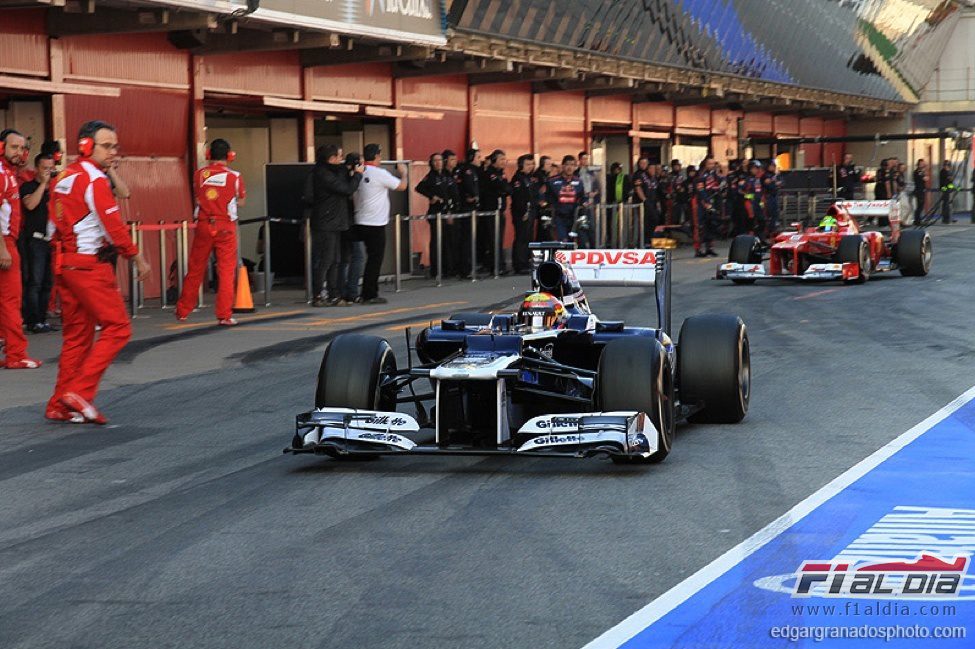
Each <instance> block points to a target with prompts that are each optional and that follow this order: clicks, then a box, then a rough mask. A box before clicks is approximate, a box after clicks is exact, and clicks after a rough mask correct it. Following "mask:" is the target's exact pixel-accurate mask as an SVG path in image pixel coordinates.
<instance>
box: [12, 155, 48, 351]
mask: <svg viewBox="0 0 975 649" xmlns="http://www.w3.org/2000/svg"><path fill="white" fill-rule="evenodd" d="M54 144H55V143H53V142H45V143H44V145H43V146H42V147H41V152H40V153H39V154H37V155H36V156H34V170H35V175H34V179H33V180H29V181H27V182H25V183H24V184H23V185H21V186H20V203H21V207H22V209H23V214H24V221H23V226H22V228H21V233H20V244H21V251H22V254H23V259H24V267H25V269H26V272H25V274H24V278H23V280H24V323H25V324H26V325H27V330H28V331H30V332H31V333H45V332H48V331H53V329H54V328H53V327H52V326H51V325H49V324H48V323H47V306H48V302H49V301H50V299H51V286H52V284H53V277H52V269H51V235H52V233H51V232H49V231H48V225H47V224H48V201H49V200H50V197H51V193H50V191H49V190H50V182H51V177H52V175H53V174H54V152H53V145H54Z"/></svg>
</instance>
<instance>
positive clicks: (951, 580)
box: [792, 553, 969, 598]
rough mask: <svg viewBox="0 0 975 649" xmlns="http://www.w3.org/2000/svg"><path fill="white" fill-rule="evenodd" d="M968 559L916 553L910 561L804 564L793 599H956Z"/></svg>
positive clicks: (801, 567)
mask: <svg viewBox="0 0 975 649" xmlns="http://www.w3.org/2000/svg"><path fill="white" fill-rule="evenodd" d="M968 562H969V557H967V556H959V557H954V558H953V559H951V560H950V561H949V560H945V559H942V558H940V557H937V556H934V555H931V554H923V553H922V554H920V555H918V557H917V558H916V559H914V560H913V561H889V562H883V563H877V562H864V563H859V564H851V563H848V562H843V561H829V562H825V561H818V562H817V561H804V562H803V564H802V566H800V567H799V570H797V571H796V575H795V587H794V588H793V591H792V596H793V597H813V596H816V597H844V598H845V597H873V598H877V597H880V598H886V597H918V596H922V597H957V596H958V592H959V589H960V588H961V583H962V579H963V578H964V577H965V574H966V573H967V571H968Z"/></svg>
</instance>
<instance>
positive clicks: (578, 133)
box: [535, 92, 586, 161]
mask: <svg viewBox="0 0 975 649" xmlns="http://www.w3.org/2000/svg"><path fill="white" fill-rule="evenodd" d="M537 107H538V112H537V113H536V115H535V142H536V143H537V147H538V152H539V153H540V154H543V155H550V156H552V158H553V159H554V160H556V161H560V160H561V159H562V156H566V155H572V156H574V155H578V153H579V151H582V150H583V149H585V148H586V118H585V110H586V95H585V93H582V92H546V93H542V94H540V95H538V101H537Z"/></svg>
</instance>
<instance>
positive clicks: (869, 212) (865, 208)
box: [834, 200, 900, 220]
mask: <svg viewBox="0 0 975 649" xmlns="http://www.w3.org/2000/svg"><path fill="white" fill-rule="evenodd" d="M834 205H836V207H837V208H838V209H843V210H846V212H847V214H849V215H850V216H854V217H857V218H864V217H867V218H869V217H873V216H886V217H888V218H890V219H892V220H900V202H899V201H896V200H889V201H836V203H834Z"/></svg>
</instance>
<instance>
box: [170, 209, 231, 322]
mask: <svg viewBox="0 0 975 649" xmlns="http://www.w3.org/2000/svg"><path fill="white" fill-rule="evenodd" d="M211 252H216V255H217V304H216V308H215V309H214V311H216V316H217V318H218V319H220V320H223V319H225V318H229V317H231V316H232V315H233V308H234V279H235V272H236V271H237V224H236V223H233V222H232V221H217V223H215V224H212V225H211V224H210V223H209V222H207V221H206V219H200V221H199V222H198V223H197V224H196V234H195V235H193V245H192V246H191V247H190V260H189V270H188V271H187V272H186V277H185V278H184V279H183V294H182V295H180V296H179V301H178V302H177V303H176V315H177V316H179V317H181V318H182V317H185V316H187V315H189V313H190V312H191V311H192V310H193V307H195V306H196V304H197V297H198V295H199V292H200V284H201V283H202V282H203V275H204V274H205V273H206V267H207V261H208V260H209V259H210V253H211Z"/></svg>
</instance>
